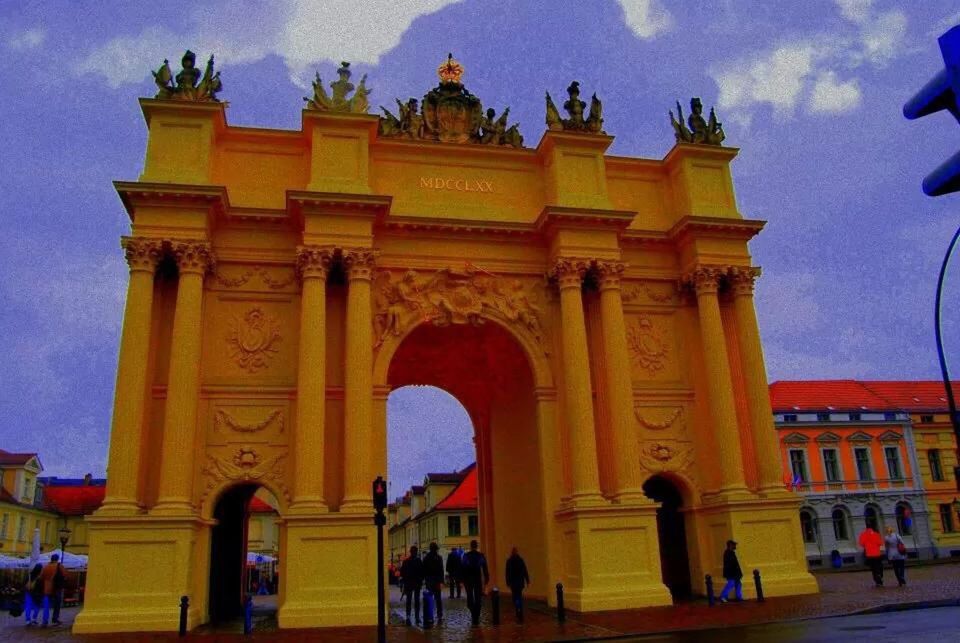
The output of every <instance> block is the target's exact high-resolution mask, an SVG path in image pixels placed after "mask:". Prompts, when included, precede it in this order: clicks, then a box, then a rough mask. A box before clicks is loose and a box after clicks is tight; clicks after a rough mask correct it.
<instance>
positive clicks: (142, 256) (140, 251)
mask: <svg viewBox="0 0 960 643" xmlns="http://www.w3.org/2000/svg"><path fill="white" fill-rule="evenodd" d="M120 247H121V248H123V254H124V256H125V257H126V259H127V265H128V266H130V272H137V271H143V272H149V273H154V272H156V270H157V265H158V264H159V263H160V259H162V258H163V242H162V241H161V240H159V239H145V238H143V237H120Z"/></svg>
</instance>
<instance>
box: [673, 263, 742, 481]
mask: <svg viewBox="0 0 960 643" xmlns="http://www.w3.org/2000/svg"><path fill="white" fill-rule="evenodd" d="M723 274H724V270H723V269H720V268H715V267H698V268H697V269H696V270H695V271H694V272H693V274H692V275H690V277H689V278H688V279H689V280H690V281H691V282H692V283H693V286H694V288H695V289H696V292H697V311H698V313H699V317H700V336H701V340H702V342H703V362H704V366H705V367H706V371H707V373H706V375H707V394H708V396H709V401H710V417H711V418H712V419H713V428H714V434H715V436H716V441H717V448H718V449H719V451H720V454H719V455H720V467H721V470H720V492H721V493H727V492H740V491H746V488H747V485H746V482H745V477H744V472H743V455H742V454H741V451H740V432H739V430H738V429H737V412H736V407H735V406H734V399H733V380H732V379H731V376H730V361H729V359H728V355H727V343H726V339H725V338H724V334H723V322H722V320H721V318H720V302H719V300H718V299H717V291H718V289H719V286H720V279H721V277H722V276H723Z"/></svg>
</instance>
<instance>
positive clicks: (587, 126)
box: [547, 81, 604, 134]
mask: <svg viewBox="0 0 960 643" xmlns="http://www.w3.org/2000/svg"><path fill="white" fill-rule="evenodd" d="M567 94H568V95H569V96H570V98H569V99H568V100H567V101H566V102H565V103H564V104H563V109H565V110H566V111H567V114H569V115H570V118H560V112H558V111H557V106H556V105H554V104H553V99H552V98H550V92H547V129H550V130H563V131H568V132H587V133H589V134H603V133H604V132H603V130H602V129H601V127H602V126H603V104H602V103H600V99H599V98H597V95H596V94H594V95H593V96H592V97H591V98H590V113H589V114H588V115H587V118H586V119H584V118H583V108H584V107H586V106H587V104H586V103H585V102H583V101H582V100H580V83H578V82H577V81H573V82H572V83H570V86H569V87H567Z"/></svg>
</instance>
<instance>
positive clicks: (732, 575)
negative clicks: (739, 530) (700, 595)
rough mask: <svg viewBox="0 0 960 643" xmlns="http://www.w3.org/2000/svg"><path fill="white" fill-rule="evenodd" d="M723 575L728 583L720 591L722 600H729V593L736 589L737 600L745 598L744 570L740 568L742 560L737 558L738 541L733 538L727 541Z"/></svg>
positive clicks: (723, 601)
mask: <svg viewBox="0 0 960 643" xmlns="http://www.w3.org/2000/svg"><path fill="white" fill-rule="evenodd" d="M723 577H724V578H726V579H727V584H726V585H724V586H723V591H722V592H720V602H721V603H726V602H727V595H729V594H730V590H731V589H732V590H734V594H735V595H736V599H734V600H736V601H738V602H739V601H742V600H743V570H741V569H740V561H739V560H737V543H736V541H733V540H728V541H727V548H726V549H725V550H724V552H723Z"/></svg>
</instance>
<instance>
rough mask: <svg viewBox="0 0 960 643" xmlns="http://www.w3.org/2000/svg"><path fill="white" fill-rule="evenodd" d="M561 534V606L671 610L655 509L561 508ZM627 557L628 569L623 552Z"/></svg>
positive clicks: (652, 506)
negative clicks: (662, 608) (628, 558)
mask: <svg viewBox="0 0 960 643" xmlns="http://www.w3.org/2000/svg"><path fill="white" fill-rule="evenodd" d="M556 518H557V523H558V527H559V528H560V530H561V534H562V536H561V553H560V555H561V557H562V559H563V562H562V565H561V568H562V569H563V570H564V577H563V585H564V601H565V604H566V605H567V606H568V607H569V608H570V609H572V610H576V611H578V612H598V611H606V610H620V609H636V608H641V607H652V606H655V605H671V604H672V603H673V599H672V598H671V596H670V591H669V590H668V589H667V587H666V586H665V585H664V584H663V582H662V579H661V573H660V547H659V541H658V538H657V506H656V504H654V503H652V502H650V501H649V500H648V501H647V503H646V504H644V505H637V506H629V507H624V506H615V505H607V506H604V507H592V508H565V509H561V510H560V511H558V512H557V513H556ZM624 552H630V564H629V565H624V564H623V560H624V559H623V553H624Z"/></svg>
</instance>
